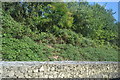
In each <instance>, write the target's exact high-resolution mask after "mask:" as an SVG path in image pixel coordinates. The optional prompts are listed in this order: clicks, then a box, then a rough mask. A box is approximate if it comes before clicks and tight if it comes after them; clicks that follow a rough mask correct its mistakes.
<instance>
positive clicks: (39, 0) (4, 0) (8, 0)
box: [0, 0, 120, 2]
mask: <svg viewBox="0 0 120 80" xmlns="http://www.w3.org/2000/svg"><path fill="white" fill-rule="evenodd" d="M76 1H79V2H86V1H87V2H119V1H120V0H0V2H76Z"/></svg>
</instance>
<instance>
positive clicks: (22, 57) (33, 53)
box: [2, 37, 50, 61]
mask: <svg viewBox="0 0 120 80" xmlns="http://www.w3.org/2000/svg"><path fill="white" fill-rule="evenodd" d="M47 51H50V50H49V49H48V48H47V47H45V45H44V44H41V45H37V44H36V43H35V42H34V41H32V40H31V39H30V38H28V37H24V38H23V39H21V40H18V39H15V38H3V46H2V54H3V60H5V61H6V60H7V61H8V60H9V61H16V60H17V61H33V60H34V61H44V60H47V58H48V55H50V53H47Z"/></svg>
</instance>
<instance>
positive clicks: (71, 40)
mask: <svg viewBox="0 0 120 80" xmlns="http://www.w3.org/2000/svg"><path fill="white" fill-rule="evenodd" d="M55 35H56V36H57V37H59V38H62V39H63V40H64V42H66V43H67V44H73V45H76V44H79V43H80V42H79V41H80V38H79V35H78V34H76V33H75V32H73V31H71V30H68V29H60V30H59V31H58V32H57V33H56V34H55Z"/></svg>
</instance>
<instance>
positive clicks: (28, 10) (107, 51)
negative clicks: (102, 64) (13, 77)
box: [0, 2, 120, 61]
mask: <svg viewBox="0 0 120 80" xmlns="http://www.w3.org/2000/svg"><path fill="white" fill-rule="evenodd" d="M0 14H1V16H0V20H1V23H2V28H1V30H2V36H1V37H2V38H1V40H2V50H1V53H2V59H3V60H4V61H56V60H57V61H64V60H73V61H118V50H120V47H119V45H118V43H117V42H118V41H119V40H120V39H119V37H118V24H119V23H118V22H115V21H116V20H115V18H114V17H113V14H114V13H113V12H112V10H106V9H105V6H101V5H99V4H97V3H96V4H94V5H90V4H89V3H88V2H69V3H63V2H59V3H56V2H22V3H21V2H15V3H12V2H11V3H10V2H5V3H2V8H1V9H0Z"/></svg>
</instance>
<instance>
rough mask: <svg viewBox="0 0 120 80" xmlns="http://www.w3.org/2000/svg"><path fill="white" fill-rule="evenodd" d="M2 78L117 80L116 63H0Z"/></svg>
mask: <svg viewBox="0 0 120 80" xmlns="http://www.w3.org/2000/svg"><path fill="white" fill-rule="evenodd" d="M0 65H1V67H0V73H1V74H2V75H1V76H2V78H118V77H119V74H118V69H119V68H118V62H86V61H82V62H77V61H52V62H37V61H33V62H18V61H15V62H4V61H2V62H0Z"/></svg>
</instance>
